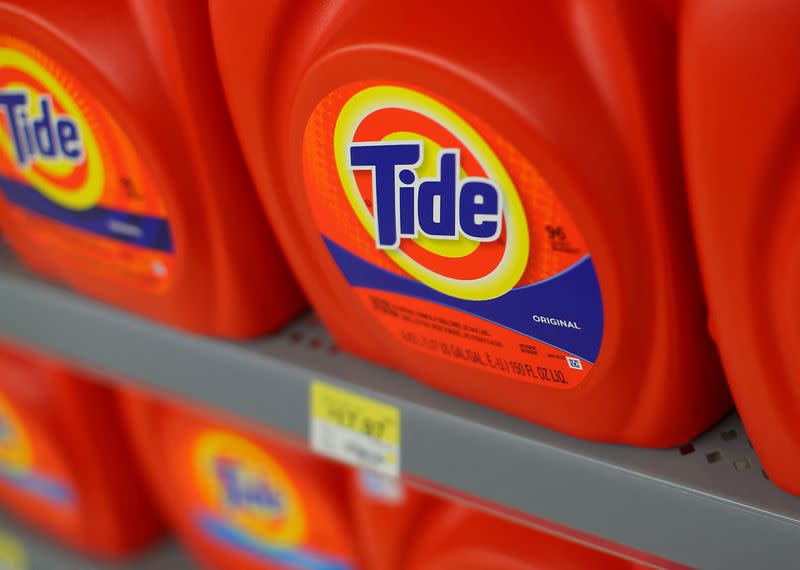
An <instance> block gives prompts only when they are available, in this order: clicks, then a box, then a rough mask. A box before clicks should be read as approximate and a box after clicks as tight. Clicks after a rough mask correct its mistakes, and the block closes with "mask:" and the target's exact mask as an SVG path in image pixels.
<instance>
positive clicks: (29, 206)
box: [0, 176, 174, 253]
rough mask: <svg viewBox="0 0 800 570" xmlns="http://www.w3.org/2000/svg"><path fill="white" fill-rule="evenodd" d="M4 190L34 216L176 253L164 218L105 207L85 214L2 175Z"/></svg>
mask: <svg viewBox="0 0 800 570" xmlns="http://www.w3.org/2000/svg"><path fill="white" fill-rule="evenodd" d="M0 190H2V192H3V194H5V196H6V199H7V200H8V201H9V202H11V203H12V204H15V205H17V206H19V207H21V208H24V209H26V210H28V211H29V212H32V213H34V214H38V215H40V216H44V217H47V218H50V219H52V220H55V221H57V222H61V223H62V224H65V225H68V226H71V227H73V228H76V229H79V230H82V231H85V232H88V233H92V234H95V235H98V236H102V237H105V238H109V239H113V240H116V241H120V242H123V243H127V244H130V245H135V246H138V247H143V248H146V249H153V250H158V251H163V252H166V253H174V249H173V244H172V232H171V231H170V228H169V222H167V220H165V219H164V218H157V217H153V216H142V215H139V214H131V213H128V212H120V211H118V210H112V209H110V208H104V207H101V206H95V207H93V208H89V209H88V210H81V211H76V210H70V209H68V208H63V207H61V206H59V205H58V204H55V203H53V202H51V201H50V200H48V199H47V197H45V196H44V195H43V194H41V193H40V192H39V191H38V190H36V188H34V187H32V186H29V185H27V184H23V183H21V182H19V181H17V180H13V179H11V178H7V177H5V176H0Z"/></svg>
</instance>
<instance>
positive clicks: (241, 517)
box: [194, 430, 306, 547]
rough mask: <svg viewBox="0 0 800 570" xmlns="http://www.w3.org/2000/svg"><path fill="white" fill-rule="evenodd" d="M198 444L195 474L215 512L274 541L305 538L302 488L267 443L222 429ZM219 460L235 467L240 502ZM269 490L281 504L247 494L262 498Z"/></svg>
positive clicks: (278, 543)
mask: <svg viewBox="0 0 800 570" xmlns="http://www.w3.org/2000/svg"><path fill="white" fill-rule="evenodd" d="M194 449H195V451H194V472H195V474H196V480H197V483H198V486H199V488H200V492H201V495H202V499H203V503H204V504H205V505H206V506H207V507H209V508H210V509H211V510H212V512H215V513H217V514H218V515H220V516H221V517H222V518H223V519H224V520H226V521H227V522H228V523H229V524H231V525H232V526H234V527H236V528H238V529H240V530H242V531H244V532H246V533H247V534H248V535H250V536H252V537H253V538H255V539H258V540H261V541H264V542H266V543H269V544H271V545H275V546H279V547H292V546H296V545H297V544H300V543H301V542H302V541H303V540H304V538H305V534H306V517H305V513H304V512H303V505H302V503H301V501H300V497H299V495H298V493H297V490H296V489H295V486H294V484H293V483H292V481H291V479H290V477H289V475H288V474H287V473H286V471H285V470H284V469H283V468H282V467H281V465H280V464H279V463H278V462H277V461H276V460H275V459H273V458H272V457H270V456H269V455H268V454H267V453H266V452H265V451H264V450H263V449H261V448H260V447H259V446H257V445H256V444H254V443H252V442H250V441H248V440H247V439H245V438H243V437H240V436H238V435H234V434H232V433H229V432H225V431H222V430H210V431H207V432H205V433H204V434H203V435H202V436H200V437H199V438H198V439H197V441H196V443H195V446H194ZM220 462H227V463H228V464H229V468H230V469H231V470H232V471H231V472H232V473H235V477H236V482H235V485H236V486H237V493H239V492H241V495H242V497H243V498H242V500H239V501H236V503H237V504H232V503H231V501H230V497H229V496H228V494H229V489H226V483H225V482H223V481H222V480H221V478H220V474H219V469H220ZM231 476H234V475H231ZM227 484H230V481H228V483H227ZM264 493H269V494H270V496H271V497H273V498H274V499H275V502H276V503H278V504H275V505H272V506H271V507H265V506H264V505H261V504H258V501H250V500H248V499H249V497H252V496H256V497H262V498H263V496H264Z"/></svg>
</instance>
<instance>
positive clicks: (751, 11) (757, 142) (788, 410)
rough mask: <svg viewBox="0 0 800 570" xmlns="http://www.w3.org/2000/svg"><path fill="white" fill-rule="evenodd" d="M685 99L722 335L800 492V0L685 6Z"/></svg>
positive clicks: (763, 447) (776, 458)
mask: <svg viewBox="0 0 800 570" xmlns="http://www.w3.org/2000/svg"><path fill="white" fill-rule="evenodd" d="M681 28H682V32H681V54H680V56H681V64H680V71H681V90H680V94H681V107H682V120H683V131H684V152H685V158H686V167H687V175H688V181H689V191H690V192H689V195H690V203H691V206H692V213H693V216H694V229H695V233H696V236H697V248H698V251H699V257H700V261H701V268H702V270H703V277H704V281H705V286H706V292H707V296H708V303H709V306H710V310H711V317H712V319H711V321H712V333H713V336H714V338H715V340H716V341H717V344H718V346H719V348H720V352H721V355H722V362H723V364H724V365H725V372H726V373H727V377H728V382H729V383H730V386H731V391H732V392H733V396H734V399H735V401H736V406H737V409H738V410H739V414H740V415H741V417H742V420H743V421H744V424H745V426H746V428H747V435H748V436H749V437H750V440H751V441H752V443H753V446H754V447H755V450H756V451H757V453H758V456H759V458H760V459H761V461H762V463H763V465H764V467H765V469H766V472H767V473H768V474H769V477H770V478H771V479H772V480H773V481H774V482H775V483H777V484H778V485H780V486H781V487H783V488H784V489H786V490H788V491H790V492H792V493H795V494H800V464H798V462H797V460H796V458H797V456H798V454H800V441H798V439H797V436H796V435H795V433H794V426H795V425H796V424H797V417H798V410H800V383H798V382H797V381H796V380H795V376H796V374H795V372H794V359H795V356H796V355H797V350H798V346H799V344H798V343H800V329H798V327H797V318H796V315H797V314H798V312H800V306H798V304H797V301H796V300H795V291H796V290H797V285H798V283H800V265H798V261H800V256H798V254H797V251H798V250H797V244H798V243H799V242H798V237H797V236H798V234H797V226H798V219H800V168H798V165H800V161H798V150H797V149H798V142H799V141H800V136H798V133H800V130H798V126H800V120H799V119H798V115H797V109H798V104H797V101H798V97H800V75H798V73H797V72H796V70H795V68H794V62H797V61H798V59H800V43H798V41H797V30H798V29H800V5H799V4H798V3H797V2H791V1H789V0H776V1H773V2H752V1H743V0H719V1H710V0H700V1H694V0H692V1H691V2H685V3H684V7H683V13H682V21H681Z"/></svg>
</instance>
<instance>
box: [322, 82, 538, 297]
mask: <svg viewBox="0 0 800 570" xmlns="http://www.w3.org/2000/svg"><path fill="white" fill-rule="evenodd" d="M386 108H394V109H403V110H408V111H412V112H415V113H419V114H421V115H423V116H425V117H427V118H429V119H431V120H433V121H435V122H437V123H439V124H440V125H441V126H442V127H444V128H445V129H447V130H448V131H449V132H450V133H452V134H453V135H454V136H455V137H456V138H457V139H458V140H459V141H461V143H462V144H463V145H464V146H465V147H466V148H467V149H468V150H469V151H470V153H472V155H473V156H474V157H475V158H476V159H477V161H478V162H479V163H480V165H481V167H482V168H483V170H484V171H485V172H486V175H487V177H488V178H489V179H490V180H492V181H493V182H494V183H495V184H496V185H497V187H498V188H499V189H500V192H501V193H502V197H503V204H504V213H503V217H504V221H505V231H506V246H505V251H504V252H503V256H502V259H501V260H500V263H498V264H497V266H496V267H495V268H494V269H493V270H492V271H491V272H489V273H488V274H487V275H484V276H482V277H479V278H477V279H456V278H453V277H448V276H445V275H440V274H439V273H436V272H435V271H432V270H431V269H430V268H428V267H426V266H424V265H422V264H421V263H419V262H418V261H416V260H415V259H413V258H412V257H411V256H409V255H408V254H406V253H405V252H403V251H402V250H400V249H386V250H382V251H383V252H384V253H385V254H386V255H388V256H389V257H390V258H391V259H392V260H393V261H394V262H395V263H396V264H397V265H398V266H400V268H402V269H403V270H404V271H406V272H407V273H408V274H410V275H411V276H412V277H414V278H415V279H417V280H419V281H421V282H422V283H424V284H425V285H428V286H429V287H431V288H433V289H435V290H437V291H439V292H441V293H444V294H446V295H450V296H452V297H457V298H460V299H468V300H473V301H481V300H487V299H494V298H497V297H500V296H501V295H503V294H505V293H507V292H508V291H509V290H511V289H512V288H513V287H514V285H516V284H517V282H518V281H519V279H520V277H521V276H522V274H523V273H524V271H525V268H526V266H527V264H528V257H529V255H530V244H529V236H528V221H527V218H526V215H525V210H524V208H523V206H522V201H521V200H520V197H519V194H518V192H517V189H516V186H515V185H514V182H513V180H511V177H510V176H509V175H508V173H507V172H506V169H505V167H504V166H503V164H502V162H501V161H500V159H498V158H497V156H496V155H495V153H494V152H493V151H492V149H491V147H490V146H489V145H488V144H487V143H486V141H485V140H484V139H483V137H481V135H480V134H479V133H478V132H477V131H476V130H475V129H474V128H473V127H471V126H470V125H469V124H468V123H467V122H466V121H465V120H464V119H462V118H461V117H460V116H459V115H458V114H456V113H455V112H454V111H452V110H451V109H449V108H448V107H447V106H445V105H443V104H442V103H440V102H439V101H437V100H435V99H433V98H432V97H429V96H427V95H423V94H422V93H419V92H417V91H414V90H412V89H408V88H405V87H399V86H395V85H377V86H373V87H367V88H365V89H363V90H361V91H359V92H358V93H356V94H355V95H353V96H352V97H351V98H350V99H349V100H348V101H347V103H345V105H344V107H343V108H342V110H341V113H340V114H339V117H338V119H337V121H336V127H335V130H334V157H335V160H336V168H337V171H338V174H339V179H340V180H341V183H342V186H343V188H344V191H345V195H346V196H347V200H348V202H349V203H350V206H351V207H352V208H353V210H354V211H355V213H356V216H357V217H358V219H359V221H360V222H361V224H362V225H363V226H364V228H365V229H366V230H367V232H368V233H369V235H370V236H371V237H372V238H373V239H375V220H374V218H373V217H372V214H371V213H370V211H369V209H368V207H367V205H366V204H365V203H364V200H363V199H362V197H361V194H360V192H359V189H358V185H357V184H356V179H355V175H354V173H353V171H352V170H351V169H350V168H349V162H348V158H347V153H346V150H347V148H348V145H349V144H350V143H352V142H353V137H354V135H355V132H356V130H357V129H358V126H359V125H360V124H361V122H362V121H363V120H364V119H365V118H366V117H368V116H369V115H370V114H371V113H373V112H375V111H379V110H381V109H386ZM409 134H410V133H402V136H400V135H398V136H397V138H406V140H408V139H407V136H408V135H409ZM393 138H394V137H393ZM415 138H417V139H418V140H420V141H422V142H423V144H424V146H431V143H432V142H433V141H428V140H427V139H426V138H425V137H423V136H417V137H415ZM425 151H426V152H427V151H428V149H427V148H425ZM424 240H425V241H424V242H423V243H419V242H420V238H417V240H416V241H417V242H418V243H419V245H420V246H421V247H424V248H425V249H427V250H429V251H432V252H434V253H437V254H439V255H443V256H446V257H462V256H463V255H467V254H469V253H471V252H472V251H473V250H474V248H475V247H477V245H475V246H473V245H472V244H471V243H469V242H468V243H463V242H461V240H458V241H451V242H449V243H448V244H447V245H443V244H444V243H445V242H444V241H443V242H442V245H440V244H436V243H431V242H433V241H435V240H430V238H424ZM459 242H461V243H459Z"/></svg>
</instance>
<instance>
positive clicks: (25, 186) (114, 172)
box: [0, 36, 174, 291]
mask: <svg viewBox="0 0 800 570" xmlns="http://www.w3.org/2000/svg"><path fill="white" fill-rule="evenodd" d="M0 201H3V202H4V204H0V206H2V209H3V210H5V211H6V212H7V213H6V215H7V216H8V217H9V223H10V225H16V226H17V227H20V228H23V229H24V231H25V232H26V233H27V235H28V239H30V240H32V241H33V243H34V244H35V245H36V246H37V247H38V249H40V250H41V251H42V252H47V253H49V254H50V255H51V256H52V257H53V258H57V259H60V260H64V261H65V262H70V261H75V262H80V263H83V264H84V265H87V266H89V267H91V268H92V269H98V270H103V271H107V272H109V273H111V274H112V275H115V276H120V278H122V279H124V280H126V281H127V282H129V283H132V284H135V285H137V286H140V287H143V288H146V289H149V290H156V291H160V290H163V289H165V288H166V286H167V284H168V282H169V278H170V275H171V274H172V269H173V258H174V247H173V242H172V234H171V232H170V224H169V221H168V218H167V213H166V209H165V207H164V203H163V201H162V197H161V195H160V194H159V192H158V190H157V188H156V186H155V184H154V182H153V179H152V177H151V174H150V172H149V170H148V168H147V166H146V165H145V163H144V161H143V160H142V158H141V157H140V156H139V154H138V153H137V152H136V148H135V146H134V144H133V143H132V142H131V141H130V139H128V137H127V136H126V134H125V133H124V132H123V130H122V129H121V128H120V126H119V125H118V124H117V123H116V122H115V121H114V119H113V118H112V117H111V115H110V114H109V112H108V111H107V110H106V109H105V108H104V107H103V106H102V105H101V104H100V103H99V101H98V100H97V99H96V98H95V97H94V96H93V94H92V93H91V91H90V90H89V89H87V88H86V87H85V86H84V85H81V84H80V83H78V81H77V80H76V79H75V78H73V77H72V76H71V75H70V74H69V73H67V72H66V70H64V69H62V68H61V67H60V66H59V65H58V64H56V63H55V62H54V61H52V60H51V59H50V58H48V57H47V56H45V55H44V54H42V53H41V52H40V51H38V50H37V49H36V48H34V47H32V46H30V45H28V44H26V43H24V42H21V41H19V40H15V39H13V38H9V37H2V36H0Z"/></svg>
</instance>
